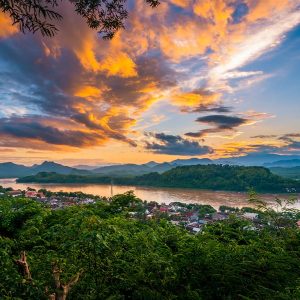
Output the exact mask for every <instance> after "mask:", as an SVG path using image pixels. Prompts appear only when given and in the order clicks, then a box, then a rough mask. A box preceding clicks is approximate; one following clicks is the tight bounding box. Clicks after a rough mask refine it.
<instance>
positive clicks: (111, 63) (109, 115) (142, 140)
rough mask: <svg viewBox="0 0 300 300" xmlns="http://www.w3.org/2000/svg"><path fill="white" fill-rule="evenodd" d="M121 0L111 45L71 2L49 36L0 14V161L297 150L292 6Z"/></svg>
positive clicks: (295, 4) (299, 88)
mask: <svg viewBox="0 0 300 300" xmlns="http://www.w3.org/2000/svg"><path fill="white" fill-rule="evenodd" d="M128 5H129V10H130V12H129V18H128V21H127V22H126V30H122V31H120V32H118V34H117V35H116V36H115V38H114V39H113V40H111V41H104V40H102V39H101V37H99V36H98V35H97V32H95V31H93V30H91V29H89V28H88V27H87V25H86V24H85V22H84V20H83V19H82V18H81V17H79V16H77V15H76V14H75V13H74V12H73V9H72V5H71V4H65V3H64V4H62V5H61V7H60V12H61V14H62V15H63V16H64V19H63V21H61V22H59V23H58V24H57V26H58V27H59V30H60V31H59V33H58V34H57V35H56V36H55V37H53V38H45V37H41V36H40V35H39V34H36V35H32V34H30V33H28V34H26V35H23V34H22V33H19V32H18V30H17V28H15V27H12V26H11V21H10V19H9V18H8V17H7V16H5V15H3V14H1V13H0V25H1V26H0V153H1V154H0V160H1V161H0V162H5V161H14V162H16V163H23V164H32V163H38V162H41V161H44V160H55V161H57V162H60V163H64V164H68V165H76V164H90V165H92V164H106V163H124V162H132V163H144V162H148V161H150V160H155V161H157V162H162V161H170V160H174V159H176V158H178V157H181V158H189V157H209V158H217V157H229V156H237V155H245V154H246V153H249V152H266V153H279V154H300V109H299V100H300V50H299V49H300V26H299V25H300V0H290V1H289V0H276V1H274V0H261V1H259V0H244V1H243V0H228V1H226V0H215V1H205V0H201V1H200V0H199V1H197V0H168V1H167V0H162V1H161V4H160V5H159V6H158V7H157V8H156V9H152V8H151V7H149V6H148V5H147V4H145V1H142V0H140V1H129V3H128Z"/></svg>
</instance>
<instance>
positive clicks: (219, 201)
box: [0, 179, 300, 209]
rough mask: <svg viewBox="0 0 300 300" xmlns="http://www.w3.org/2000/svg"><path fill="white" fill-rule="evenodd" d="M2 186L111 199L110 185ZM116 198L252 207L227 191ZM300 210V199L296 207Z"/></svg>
mask: <svg viewBox="0 0 300 300" xmlns="http://www.w3.org/2000/svg"><path fill="white" fill-rule="evenodd" d="M0 185H2V186H3V187H12V188H13V189H21V190H25V189H26V188H27V187H31V188H34V189H36V190H38V189H42V188H43V189H47V190H50V191H52V192H58V191H65V192H77V191H81V192H83V193H87V194H93V195H99V196H106V197H110V196H111V186H110V185H100V184H37V183H30V184H28V183H16V180H15V179H0ZM112 190H113V194H114V195H116V194H121V193H124V192H127V191H130V190H132V191H134V193H135V194H136V196H137V197H139V198H140V199H142V200H146V201H156V202H158V203H166V204H168V203H170V202H175V201H179V202H184V203H199V204H210V205H211V206H213V207H214V208H219V206H220V205H227V206H232V207H239V208H241V207H243V206H251V205H249V203H248V198H249V196H248V194H247V193H241V192H226V191H208V190H199V189H182V188H157V187H155V188H154V187H141V186H113V188H112ZM277 196H278V197H280V198H287V197H289V196H288V195H286V194H284V195H277V194H260V195H259V197H260V198H261V199H264V200H266V201H267V202H272V201H273V200H274V199H275V197H277ZM293 206H294V207H295V208H298V209H300V197H299V195H298V201H297V202H296V203H295V204H294V205H293Z"/></svg>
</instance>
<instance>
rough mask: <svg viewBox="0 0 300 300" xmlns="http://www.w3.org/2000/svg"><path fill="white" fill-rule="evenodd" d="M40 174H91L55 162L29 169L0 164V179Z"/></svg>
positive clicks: (21, 166) (15, 165)
mask: <svg viewBox="0 0 300 300" xmlns="http://www.w3.org/2000/svg"><path fill="white" fill-rule="evenodd" d="M40 172H56V173H58V174H80V175H88V174H90V172H88V171H86V170H78V169H75V168H71V167H67V166H63V165H61V164H57V163H55V162H49V161H45V162H43V163H42V164H40V165H33V166H31V167H27V166H24V165H17V164H14V163H11V162H9V163H0V178H14V177H23V176H28V175H35V174H37V173H40Z"/></svg>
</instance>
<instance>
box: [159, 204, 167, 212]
mask: <svg viewBox="0 0 300 300" xmlns="http://www.w3.org/2000/svg"><path fill="white" fill-rule="evenodd" d="M168 210H169V208H168V207H167V206H161V207H160V208H159V211H160V212H162V213H167V212H168Z"/></svg>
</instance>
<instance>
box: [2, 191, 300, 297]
mask: <svg viewBox="0 0 300 300" xmlns="http://www.w3.org/2000/svg"><path fill="white" fill-rule="evenodd" d="M141 204H142V201H141V200H139V199H138V198H136V197H135V195H134V194H132V193H127V194H124V195H116V196H114V197H113V198H112V199H111V201H110V202H107V201H101V200H99V201H97V202H96V203H95V204H92V205H81V206H73V207H68V208H65V209H59V210H50V209H49V208H47V207H44V206H43V205H42V204H39V203H37V202H36V201H34V200H29V199H24V198H12V197H2V198H1V201H0V268H1V272H0V298H1V299H41V300H42V299H65V298H62V295H63V293H64V291H65V290H67V294H66V295H65V296H66V297H67V299H85V300H86V299H187V300H189V299H190V300H195V299H299V297H300V270H299V264H300V254H299V247H300V231H299V229H297V228H296V227H295V226H289V227H287V228H283V229H280V228H277V229H276V228H273V227H272V226H271V225H270V226H266V227H264V228H262V229H261V230H259V231H256V230H251V226H250V224H249V222H248V221H246V220H242V219H237V218H235V217H234V216H232V217H231V218H229V219H228V220H226V221H222V222H216V223H214V224H211V225H208V226H206V227H205V230H204V231H203V232H202V233H201V234H197V235H192V234H190V233H189V232H187V231H186V230H184V229H183V228H181V227H180V226H174V225H172V224H171V223H170V222H169V221H168V220H166V219H164V218H159V219H154V220H145V219H144V218H142V217H141V218H139V217H138V218H132V217H131V215H130V212H132V211H138V210H139V208H140V207H141ZM273 216H274V215H273ZM266 217H267V215H266ZM267 223H268V224H272V223H270V222H269V221H268V222H267ZM267 223H266V224H267ZM249 228H250V229H249ZM51 297H52V298H51Z"/></svg>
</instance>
